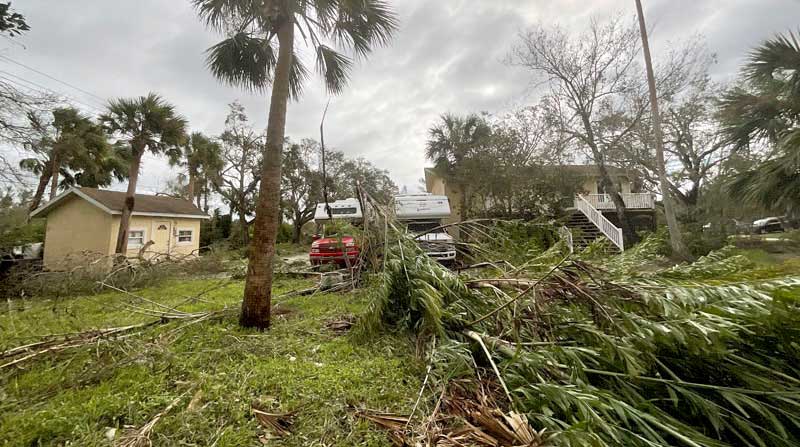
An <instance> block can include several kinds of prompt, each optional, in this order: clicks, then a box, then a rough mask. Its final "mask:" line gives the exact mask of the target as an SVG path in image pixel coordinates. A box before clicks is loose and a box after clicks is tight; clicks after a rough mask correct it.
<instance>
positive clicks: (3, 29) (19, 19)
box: [0, 2, 31, 37]
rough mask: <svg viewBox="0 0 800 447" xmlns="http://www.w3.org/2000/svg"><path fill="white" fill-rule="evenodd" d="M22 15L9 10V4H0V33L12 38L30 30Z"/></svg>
mask: <svg viewBox="0 0 800 447" xmlns="http://www.w3.org/2000/svg"><path fill="white" fill-rule="evenodd" d="M30 29H31V27H30V26H28V24H27V23H26V22H25V17H23V16H22V14H20V13H18V12H16V11H14V10H13V9H11V2H8V3H0V33H6V34H7V35H8V36H9V37H14V36H18V35H20V34H22V33H23V32H25V31H28V30H30Z"/></svg>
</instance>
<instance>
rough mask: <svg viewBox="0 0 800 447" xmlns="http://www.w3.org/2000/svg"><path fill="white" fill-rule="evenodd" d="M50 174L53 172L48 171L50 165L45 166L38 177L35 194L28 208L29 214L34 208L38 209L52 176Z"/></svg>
mask: <svg viewBox="0 0 800 447" xmlns="http://www.w3.org/2000/svg"><path fill="white" fill-rule="evenodd" d="M52 172H53V171H51V170H50V164H49V163H47V164H45V166H44V168H43V169H42V175H40V176H39V185H38V186H37V187H36V193H35V194H34V195H33V199H32V200H31V205H30V208H28V211H29V212H31V213H32V212H33V211H34V210H36V208H39V205H40V204H41V203H42V197H44V192H45V190H46V189H47V184H48V183H50V175H52Z"/></svg>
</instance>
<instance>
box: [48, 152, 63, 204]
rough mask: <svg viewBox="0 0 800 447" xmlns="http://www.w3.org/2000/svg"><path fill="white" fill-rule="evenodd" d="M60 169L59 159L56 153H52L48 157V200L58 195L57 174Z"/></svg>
mask: <svg viewBox="0 0 800 447" xmlns="http://www.w3.org/2000/svg"><path fill="white" fill-rule="evenodd" d="M60 171H61V160H60V159H59V156H58V153H54V154H53V156H52V158H51V159H50V200H53V199H55V198H56V195H58V175H59V173H60Z"/></svg>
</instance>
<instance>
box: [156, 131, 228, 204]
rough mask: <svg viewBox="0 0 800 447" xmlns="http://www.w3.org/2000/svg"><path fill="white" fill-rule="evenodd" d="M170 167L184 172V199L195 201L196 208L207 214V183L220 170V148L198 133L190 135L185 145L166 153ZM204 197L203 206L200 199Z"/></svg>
mask: <svg viewBox="0 0 800 447" xmlns="http://www.w3.org/2000/svg"><path fill="white" fill-rule="evenodd" d="M168 157H169V164H170V166H179V167H181V168H183V169H185V170H186V178H187V185H186V192H185V197H186V198H187V199H189V200H191V201H195V202H196V204H197V207H198V208H201V209H203V210H204V211H206V212H208V193H209V181H210V179H211V178H212V177H216V176H218V175H219V172H220V171H221V170H222V166H223V161H222V148H221V146H220V144H219V143H217V142H216V141H213V140H211V139H210V138H208V137H207V136H205V135H203V134H202V133H200V132H194V133H192V134H191V135H190V136H189V138H188V140H187V141H186V143H185V144H184V145H182V146H181V147H179V148H177V149H176V150H173V151H170V152H169V153H168ZM203 196H205V198H206V200H205V206H201V197H203Z"/></svg>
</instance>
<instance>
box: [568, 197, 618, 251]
mask: <svg viewBox="0 0 800 447" xmlns="http://www.w3.org/2000/svg"><path fill="white" fill-rule="evenodd" d="M575 207H576V208H578V211H580V212H582V213H583V215H584V216H586V218H587V219H589V222H591V223H593V224H594V226H596V227H597V228H598V229H599V230H600V232H601V233H603V234H604V235H605V236H606V237H607V238H608V239H609V240H610V241H611V242H612V243H613V244H614V245H616V246H617V247H619V249H620V251H622V250H625V242H624V239H623V238H622V229H621V228H618V227H617V226H616V225H614V224H613V223H611V221H610V220H608V219H606V216H604V215H603V213H601V212H600V211H598V210H597V208H595V207H593V206H592V204H591V203H589V201H587V200H586V199H585V198H584V197H583V196H582V195H580V194H578V196H577V197H576V198H575Z"/></svg>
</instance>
